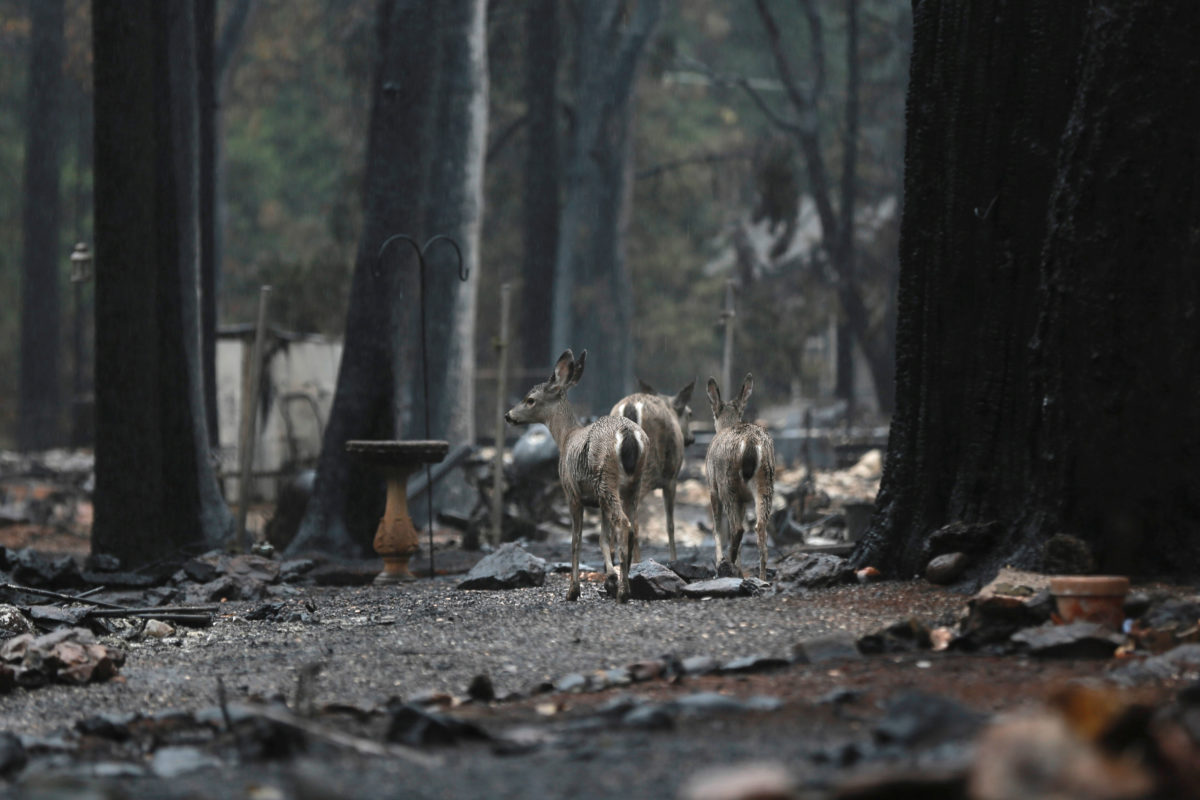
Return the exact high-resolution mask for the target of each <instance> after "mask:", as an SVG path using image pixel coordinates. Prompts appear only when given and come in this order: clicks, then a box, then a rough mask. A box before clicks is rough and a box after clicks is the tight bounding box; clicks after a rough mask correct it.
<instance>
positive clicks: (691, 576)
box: [667, 558, 717, 582]
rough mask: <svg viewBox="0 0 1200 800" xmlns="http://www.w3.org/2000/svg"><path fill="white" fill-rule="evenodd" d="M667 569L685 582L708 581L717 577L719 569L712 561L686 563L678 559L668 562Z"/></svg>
mask: <svg viewBox="0 0 1200 800" xmlns="http://www.w3.org/2000/svg"><path fill="white" fill-rule="evenodd" d="M667 567H668V568H669V569H670V570H671V571H672V572H674V573H675V574H676V575H678V576H679V577H681V578H683V579H684V580H685V581H688V582H691V581H706V580H708V579H709V578H715V577H717V568H716V567H715V566H713V564H712V562H710V561H686V560H684V559H682V558H677V559H675V560H674V561H668V562H667Z"/></svg>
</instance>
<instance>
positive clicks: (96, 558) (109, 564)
mask: <svg viewBox="0 0 1200 800" xmlns="http://www.w3.org/2000/svg"><path fill="white" fill-rule="evenodd" d="M84 566H85V567H86V568H87V569H89V570H91V571H93V572H119V571H120V570H121V559H119V558H117V557H116V556H114V555H109V554H108V553H92V554H91V555H90V556H88V557H87V560H86V561H84Z"/></svg>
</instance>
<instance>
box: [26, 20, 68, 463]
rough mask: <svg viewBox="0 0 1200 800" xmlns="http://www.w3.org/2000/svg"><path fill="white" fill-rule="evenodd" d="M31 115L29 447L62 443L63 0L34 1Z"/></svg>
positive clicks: (28, 176) (28, 149)
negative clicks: (61, 154) (60, 290)
mask: <svg viewBox="0 0 1200 800" xmlns="http://www.w3.org/2000/svg"><path fill="white" fill-rule="evenodd" d="M30 5H31V6H32V8H31V16H32V24H33V32H32V38H31V41H30V64H29V95H28V106H29V117H28V123H27V127H26V138H25V174H24V188H23V194H24V196H25V204H24V207H23V214H22V227H23V236H24V240H23V254H22V265H23V268H22V272H21V380H20V386H21V389H20V405H19V409H20V423H19V424H18V426H17V441H18V443H19V446H20V447H21V449H22V450H40V449H45V448H47V447H53V446H55V445H59V444H61V443H62V442H61V437H62V424H61V423H62V420H61V417H62V390H61V386H60V380H61V376H60V374H59V363H60V361H59V338H60V330H59V329H60V324H61V323H60V321H59V316H60V315H59V289H58V286H59V281H58V272H59V269H60V268H61V266H62V264H63V262H64V261H65V259H66V254H65V253H63V252H62V251H61V249H60V246H59V224H60V217H61V213H60V207H61V202H60V198H59V186H58V184H59V157H60V152H61V149H62V148H61V140H62V130H63V124H62V116H63V115H62V95H63V66H62V65H63V59H64V58H65V56H66V44H65V39H64V33H63V26H64V12H63V0H36V2H33V3H31V4H30Z"/></svg>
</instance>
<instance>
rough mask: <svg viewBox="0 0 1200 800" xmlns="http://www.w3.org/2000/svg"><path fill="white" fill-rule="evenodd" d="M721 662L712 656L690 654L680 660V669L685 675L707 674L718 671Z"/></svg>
mask: <svg viewBox="0 0 1200 800" xmlns="http://www.w3.org/2000/svg"><path fill="white" fill-rule="evenodd" d="M720 666H721V662H719V661H717V660H716V659H715V658H713V657H712V656H689V657H688V658H685V659H683V661H681V662H680V671H681V672H682V673H683V674H684V675H707V674H708V673H710V672H716V671H717V669H719V668H720Z"/></svg>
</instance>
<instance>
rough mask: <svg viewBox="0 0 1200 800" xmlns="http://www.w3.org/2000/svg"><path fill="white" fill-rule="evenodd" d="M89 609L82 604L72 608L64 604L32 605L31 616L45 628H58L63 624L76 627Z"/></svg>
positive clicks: (30, 608)
mask: <svg viewBox="0 0 1200 800" xmlns="http://www.w3.org/2000/svg"><path fill="white" fill-rule="evenodd" d="M89 610H90V609H88V608H82V607H80V606H74V607H71V608H64V607H63V606H30V607H29V618H30V619H31V620H33V621H34V622H35V623H37V624H38V625H39V626H40V627H41V628H42V629H43V630H49V629H51V628H57V627H60V626H62V625H66V626H68V627H74V626H76V625H78V624H79V623H80V622H82V621H83V619H84V618H85V617H86V616H87V614H88V611H89Z"/></svg>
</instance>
